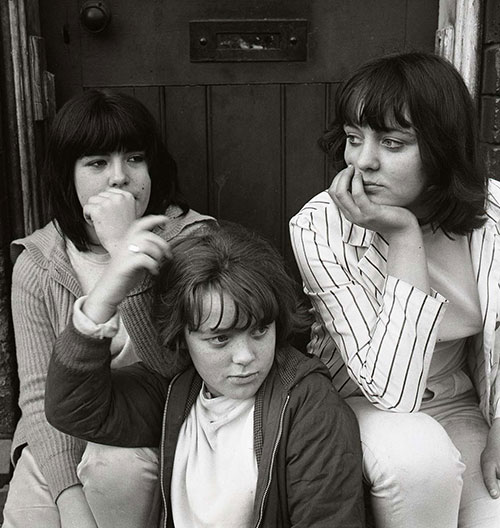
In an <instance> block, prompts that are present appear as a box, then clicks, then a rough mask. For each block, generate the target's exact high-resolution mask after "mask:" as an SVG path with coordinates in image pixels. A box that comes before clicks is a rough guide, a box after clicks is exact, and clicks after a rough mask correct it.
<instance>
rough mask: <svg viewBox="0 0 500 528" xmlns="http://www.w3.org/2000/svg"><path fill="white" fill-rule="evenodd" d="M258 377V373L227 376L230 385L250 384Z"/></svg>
mask: <svg viewBox="0 0 500 528" xmlns="http://www.w3.org/2000/svg"><path fill="white" fill-rule="evenodd" d="M258 375H259V373H258V372H251V373H249V374H238V375H235V376H228V377H229V379H230V380H231V382H232V383H236V384H239V385H244V384H245V383H251V382H252V381H254V380H255V379H256V378H257V376H258Z"/></svg>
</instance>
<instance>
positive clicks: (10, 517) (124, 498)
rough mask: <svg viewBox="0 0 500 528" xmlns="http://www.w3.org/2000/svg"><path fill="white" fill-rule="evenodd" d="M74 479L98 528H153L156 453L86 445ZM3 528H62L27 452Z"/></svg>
mask: <svg viewBox="0 0 500 528" xmlns="http://www.w3.org/2000/svg"><path fill="white" fill-rule="evenodd" d="M77 472H78V477H79V479H80V481H81V483H82V485H83V490H84V493H85V496H86V498H87V502H88V503H89V506H90V509H91V510H92V513H93V515H94V518H95V520H96V523H97V525H98V526H99V528H117V527H120V528H157V527H158V522H159V518H160V509H161V499H160V496H161V495H160V489H159V480H158V475H159V462H158V449H153V448H124V447H111V446H104V445H99V444H93V443H89V444H87V448H86V449H85V452H84V454H83V457H82V460H81V462H80V464H79V465H78V469H77ZM3 514H4V524H3V525H2V526H3V528H28V527H36V528H60V526H61V525H60V520H59V512H58V509H57V506H56V504H55V502H54V500H53V498H52V495H51V494H50V491H49V488H48V486H47V482H46V481H45V479H44V477H43V475H42V473H41V471H40V469H39V467H38V465H37V463H36V462H35V460H34V458H33V455H32V454H31V451H30V449H29V447H25V448H24V449H23V451H22V453H21V456H20V458H19V460H18V461H17V464H16V467H15V470H14V474H13V476H12V479H11V481H10V484H9V493H8V496H7V501H6V504H5V508H4V512H3Z"/></svg>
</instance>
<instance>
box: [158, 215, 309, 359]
mask: <svg viewBox="0 0 500 528" xmlns="http://www.w3.org/2000/svg"><path fill="white" fill-rule="evenodd" d="M207 293H208V294H212V295H219V296H220V297H221V298H222V297H223V295H224V294H227V295H228V296H229V297H231V299H232V301H233V302H234V306H235V316H234V320H233V322H232V328H240V329H247V328H250V327H251V326H254V325H255V326H260V325H263V326H265V325H268V324H270V323H272V322H273V321H275V322H276V343H277V346H278V347H279V346H282V345H284V344H285V343H286V342H287V340H288V339H289V337H290V336H291V335H292V334H293V333H295V332H300V331H304V330H306V329H307V328H309V326H310V324H311V316H310V314H309V311H308V309H307V306H306V305H305V304H304V303H303V302H302V301H301V299H300V297H299V294H298V285H297V284H296V283H295V281H294V280H293V279H292V278H291V277H290V275H288V273H287V272H286V270H285V265H284V262H283V259H282V257H281V256H280V254H279V253H278V251H277V250H276V249H275V248H274V247H273V246H272V245H271V244H270V243H269V242H268V241H267V240H265V239H264V238H262V237H261V236H260V235H257V234H256V233H254V232H252V231H249V230H248V229H246V228H244V227H243V226H241V225H238V224H232V223H229V222H225V223H222V224H216V223H215V222H214V223H213V224H211V225H210V226H207V227H205V228H200V229H199V231H198V232H197V233H195V234H193V235H191V236H189V237H186V238H184V239H183V240H181V241H180V242H179V244H178V245H177V246H176V247H175V250H174V256H173V259H172V260H171V261H169V262H167V263H166V264H165V265H164V267H163V268H162V271H161V273H160V276H159V278H158V280H157V281H156V306H155V317H156V321H157V323H158V328H159V334H160V339H161V341H162V343H163V345H164V346H165V347H166V348H167V349H168V350H169V352H170V354H171V356H170V357H169V358H167V360H168V361H169V362H170V363H172V365H173V366H175V367H176V368H179V367H185V366H186V365H187V364H189V363H190V358H189V355H188V350H187V348H186V344H185V340H184V330H185V328H186V327H187V328H188V329H189V330H197V329H198V328H199V327H200V325H201V324H202V323H203V321H204V320H206V318H207V317H208V316H209V315H210V314H206V313H203V299H204V297H205V295H206V294H207ZM222 309H223V308H222ZM220 318H221V320H222V313H221V314H220Z"/></svg>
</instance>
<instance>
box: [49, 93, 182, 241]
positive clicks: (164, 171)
mask: <svg viewBox="0 0 500 528" xmlns="http://www.w3.org/2000/svg"><path fill="white" fill-rule="evenodd" d="M138 150H139V151H144V152H145V158H146V162H147V166H148V173H149V177H150V178H151V197H150V200H149V204H148V207H147V209H146V212H145V214H152V213H156V214H161V213H163V212H164V211H165V209H166V208H167V206H168V205H170V204H177V205H179V206H180V207H181V208H182V209H183V211H184V212H187V210H188V207H187V204H186V203H185V202H184V200H183V199H182V197H181V194H180V191H179V186H178V183H177V167H176V164H175V161H174V160H173V159H172V157H171V156H170V154H169V152H168V150H167V148H166V146H165V145H164V143H163V141H162V139H161V135H160V132H159V130H158V126H157V123H156V121H155V119H154V117H153V116H152V115H151V113H150V112H149V110H148V109H147V108H146V107H145V106H144V105H143V104H142V103H141V102H140V101H138V100H137V99H135V98H134V97H131V96H129V95H126V94H122V93H118V92H113V91H111V90H87V91H85V92H83V93H82V94H80V95H77V96H76V97H73V98H72V99H70V100H69V101H68V102H67V103H66V104H64V106H63V107H62V108H61V109H60V110H59V112H58V113H57V114H56V117H55V119H54V122H53V124H52V128H51V132H50V134H49V138H48V143H47V151H46V156H45V164H44V170H43V174H44V178H45V183H46V188H47V201H48V204H47V205H48V211H49V213H50V217H51V218H52V219H53V220H55V224H56V226H57V227H58V229H59V230H60V232H61V234H63V235H64V236H66V237H68V238H69V239H70V240H71V241H72V242H73V243H74V244H75V246H76V247H77V248H78V249H79V250H81V251H83V250H86V249H88V247H89V242H90V241H89V239H88V236H87V233H86V230H85V225H86V224H85V220H84V218H83V209H82V206H81V204H80V201H79V200H78V195H77V193H76V189H75V183H74V171H75V163H76V161H77V160H78V159H79V158H81V157H83V156H88V155H93V154H105V153H109V152H131V151H138Z"/></svg>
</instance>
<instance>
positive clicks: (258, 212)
mask: <svg viewBox="0 0 500 528" xmlns="http://www.w3.org/2000/svg"><path fill="white" fill-rule="evenodd" d="M96 3H99V2H96ZM103 3H104V4H105V6H106V7H107V8H108V9H109V12H110V13H111V20H110V23H109V25H108V26H107V27H106V29H105V30H103V31H102V32H100V33H92V32H89V31H88V30H86V29H85V28H84V27H83V25H82V24H81V23H80V22H79V13H80V10H81V8H82V5H83V4H84V2H82V1H80V0H40V13H41V24H42V34H43V36H44V37H45V39H46V45H47V62H48V69H49V70H50V71H51V72H52V73H54V74H55V78H56V93H57V103H58V105H61V104H62V103H63V102H64V101H65V100H66V99H68V98H69V97H70V96H71V95H73V94H74V93H77V92H79V91H81V90H82V89H84V88H88V87H112V88H118V89H119V90H121V91H124V92H128V93H131V94H133V95H135V96H136V97H138V98H139V99H141V100H142V101H143V102H144V103H145V104H146V105H147V106H148V107H149V108H150V109H151V111H152V112H153V114H154V115H155V116H156V117H157V118H158V120H159V122H160V124H161V127H162V130H163V133H164V135H165V138H166V140H167V142H168V145H169V148H170V150H171V152H172V154H173V155H174V157H175V159H176V160H177V162H178V165H179V177H180V181H181V185H182V188H183V190H184V192H185V194H186V196H187V198H188V201H189V203H190V205H191V206H192V207H193V208H194V209H196V210H198V211H200V212H203V213H208V214H211V215H214V216H215V217H217V218H220V219H227V220H233V221H238V222H241V223H242V224H245V225H247V226H250V227H252V228H255V229H257V230H259V231H260V232H262V233H263V234H265V235H266V236H267V237H269V238H270V239H271V240H272V241H273V242H274V243H275V244H277V246H278V247H279V248H280V249H281V251H282V252H283V253H284V254H285V256H286V258H287V260H288V262H289V263H292V260H293V259H292V258H291V252H290V248H289V245H288V226H287V224H288V220H289V218H290V217H291V216H292V215H293V214H294V213H295V212H296V211H297V210H298V209H299V208H300V207H301V205H302V204H303V203H304V202H306V201H307V200H308V199H309V198H310V197H312V196H313V195H314V194H315V193H317V192H319V191H320V190H322V189H324V188H325V187H326V185H327V184H328V182H329V181H330V179H331V176H332V175H331V173H330V170H329V168H328V166H327V163H326V160H325V157H324V155H323V154H322V153H321V152H320V150H319V148H318V147H317V144H316V141H317V138H318V137H319V136H320V135H321V133H322V131H323V130H324V128H325V126H326V124H327V123H328V121H329V120H330V119H331V117H332V98H333V96H334V93H335V90H336V88H337V86H338V83H339V82H341V81H342V79H344V78H345V76H346V75H347V74H349V73H350V72H351V71H352V70H353V69H354V68H355V67H356V66H358V65H359V64H360V63H362V62H364V61H365V60H367V59H369V58H371V57H375V56H380V55H383V54H386V53H389V52H395V51H403V50H414V49H417V50H427V51H431V50H432V49H433V47H434V33H435V30H436V28H437V20H438V0H405V1H402V0H396V1H395V0H311V1H306V0H218V1H214V0H196V1H195V0H141V1H137V0H105V1H104V0H103V2H101V4H103ZM221 20H226V21H227V20H229V21H232V25H231V23H229V26H228V25H227V22H225V24H226V26H224V25H223V24H224V23H222V22H217V21H221ZM277 20H278V21H285V23H288V22H290V21H300V23H297V24H298V26H300V25H301V24H302V25H304V24H305V27H306V33H305V36H306V40H307V41H306V42H302V41H301V42H300V45H305V50H306V52H305V56H303V57H302V59H305V60H295V59H296V58H297V57H291V58H289V60H287V59H286V57H285V59H284V60H274V59H276V58H277V57H276V55H275V56H272V53H271V54H269V53H268V55H267V56H266V53H265V51H266V50H264V52H261V53H260V54H259V49H257V48H258V46H255V48H256V49H251V50H249V51H248V46H246V48H247V51H248V53H247V54H246V55H245V54H244V51H241V53H240V52H238V53H239V55H238V53H236V55H237V56H235V58H236V59H237V60H232V61H228V60H227V58H228V55H227V53H226V55H225V56H224V50H222V51H221V53H220V55H219V57H218V58H217V57H216V59H217V60H212V61H209V62H200V61H196V60H192V58H193V53H194V54H195V55H196V53H199V52H200V49H199V46H200V45H203V44H204V45H205V46H207V41H206V40H205V42H203V41H202V40H200V34H198V35H197V34H196V31H195V29H196V24H194V25H193V24H192V22H193V21H202V22H207V21H212V22H209V23H208V26H209V29H210V30H211V31H212V33H211V34H210V36H209V37H207V38H208V40H209V45H211V44H210V42H211V41H210V39H211V38H212V37H214V35H217V34H222V33H224V31H226V33H225V34H226V36H227V35H229V37H228V38H229V40H231V39H232V40H233V43H234V39H235V38H236V37H238V35H240V36H242V39H243V40H245V41H247V43H248V42H250V47H252V46H253V44H255V42H256V39H258V38H265V39H268V40H269V39H271V40H272V41H273V43H274V44H272V45H271V46H270V47H271V48H272V47H273V46H275V47H279V46H276V45H275V44H276V41H278V40H279V39H288V40H287V46H288V47H290V45H291V44H290V38H292V37H291V33H287V34H286V35H285V36H283V35H282V34H280V31H281V30H280V27H281V26H279V23H277V25H276V24H275V25H274V26H273V24H272V21H277ZM213 21H216V22H213ZM235 21H239V22H237V23H236V22H235ZM255 21H257V25H255ZM269 21H271V23H269ZM259 23H260V25H259ZM266 24H267V25H266ZM298 26H297V27H298ZM256 27H257V29H255V28H256ZM294 27H295V26H294ZM224 28H225V29H224ZM228 28H229V29H228ZM291 31H292V33H293V31H295V29H292V30H291ZM218 32H219V33H218ZM209 33H210V31H209ZM285 33H286V31H285ZM235 36H236V37H235ZM303 37H304V36H302V37H301V38H303ZM203 38H205V37H203ZM214 38H215V37H214ZM190 39H191V40H190ZM273 39H274V40H273ZM200 43H201V44H200ZM282 43H283V40H282V41H281V44H282ZM219 44H220V42H219ZM223 44H224V43H223ZM281 44H280V45H281ZM292 44H293V43H292ZM190 45H191V46H192V49H191V50H190ZM196 46H198V50H197V49H196ZM229 47H231V43H230V44H229ZM243 48H245V46H243ZM285 51H286V50H285ZM201 52H203V50H201ZM254 52H255V53H254ZM277 53H278V54H279V52H277ZM270 58H271V59H273V60H268V59H270ZM278 58H281V59H283V56H280V57H278ZM195 59H196V57H195ZM233 59H234V57H233ZM241 59H243V60H241ZM292 266H293V264H292Z"/></svg>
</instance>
